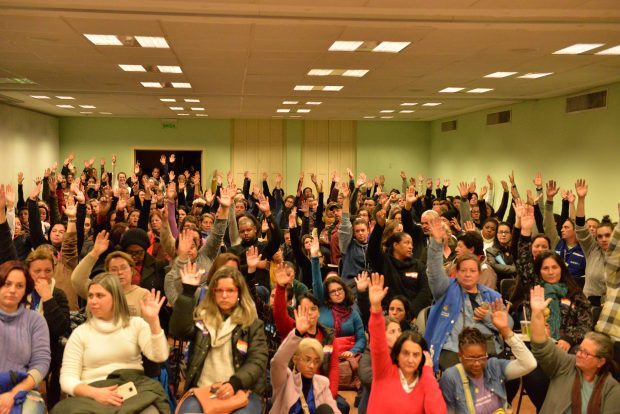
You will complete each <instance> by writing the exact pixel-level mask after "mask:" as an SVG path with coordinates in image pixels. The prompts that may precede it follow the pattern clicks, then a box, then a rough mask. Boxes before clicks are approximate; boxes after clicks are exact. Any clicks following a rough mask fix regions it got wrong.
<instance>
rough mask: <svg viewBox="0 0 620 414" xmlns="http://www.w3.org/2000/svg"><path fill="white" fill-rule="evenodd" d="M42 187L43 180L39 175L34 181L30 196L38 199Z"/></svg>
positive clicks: (34, 199) (32, 198) (35, 199)
mask: <svg viewBox="0 0 620 414" xmlns="http://www.w3.org/2000/svg"><path fill="white" fill-rule="evenodd" d="M42 187H43V181H41V177H37V179H36V180H35V181H34V187H33V188H32V190H31V191H30V195H29V197H30V199H31V200H33V201H37V198H39V194H41V188H42Z"/></svg>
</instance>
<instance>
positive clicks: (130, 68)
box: [118, 65, 146, 72]
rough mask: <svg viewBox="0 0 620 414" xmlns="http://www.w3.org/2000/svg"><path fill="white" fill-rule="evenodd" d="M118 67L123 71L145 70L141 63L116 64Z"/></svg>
mask: <svg viewBox="0 0 620 414" xmlns="http://www.w3.org/2000/svg"><path fill="white" fill-rule="evenodd" d="M118 67H119V68H121V69H123V70H124V71H125V72H146V69H145V67H144V66H142V65H118Z"/></svg>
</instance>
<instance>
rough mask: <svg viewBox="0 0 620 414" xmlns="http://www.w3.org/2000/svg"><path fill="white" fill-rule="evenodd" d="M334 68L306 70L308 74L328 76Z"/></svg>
mask: <svg viewBox="0 0 620 414" xmlns="http://www.w3.org/2000/svg"><path fill="white" fill-rule="evenodd" d="M333 71H334V69H310V71H309V72H308V75H309V76H329V75H331V74H332V72H333Z"/></svg>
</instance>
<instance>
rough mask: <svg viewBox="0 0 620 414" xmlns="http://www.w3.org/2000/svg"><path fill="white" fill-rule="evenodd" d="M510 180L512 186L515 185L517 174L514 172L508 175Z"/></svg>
mask: <svg viewBox="0 0 620 414" xmlns="http://www.w3.org/2000/svg"><path fill="white" fill-rule="evenodd" d="M508 179H509V180H510V185H515V172H514V170H512V171H511V172H510V175H508Z"/></svg>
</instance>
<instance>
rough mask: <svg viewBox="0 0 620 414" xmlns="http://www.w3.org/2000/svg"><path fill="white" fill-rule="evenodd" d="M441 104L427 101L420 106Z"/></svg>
mask: <svg viewBox="0 0 620 414" xmlns="http://www.w3.org/2000/svg"><path fill="white" fill-rule="evenodd" d="M439 105H441V102H427V103H425V104H422V106H439Z"/></svg>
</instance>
